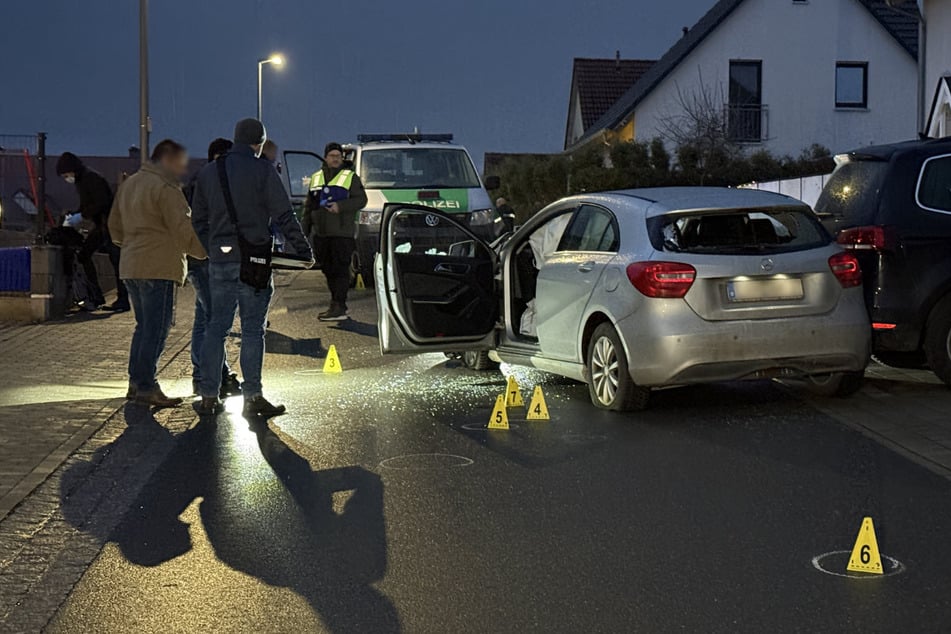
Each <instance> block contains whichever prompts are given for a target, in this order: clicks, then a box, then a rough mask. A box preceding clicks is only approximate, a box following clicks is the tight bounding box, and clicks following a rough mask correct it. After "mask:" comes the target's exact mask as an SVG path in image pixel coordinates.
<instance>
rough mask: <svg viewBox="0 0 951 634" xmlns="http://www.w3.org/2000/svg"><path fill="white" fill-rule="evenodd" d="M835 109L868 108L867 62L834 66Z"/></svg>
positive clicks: (844, 63) (840, 63)
mask: <svg viewBox="0 0 951 634" xmlns="http://www.w3.org/2000/svg"><path fill="white" fill-rule="evenodd" d="M835 107H836V108H868V62H839V63H838V64H836V65H835Z"/></svg>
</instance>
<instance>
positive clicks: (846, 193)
mask: <svg viewBox="0 0 951 634" xmlns="http://www.w3.org/2000/svg"><path fill="white" fill-rule="evenodd" d="M887 171H888V163H886V162H885V161H848V162H847V163H843V164H841V165H839V167H838V168H836V170H835V171H834V172H833V173H832V176H830V177H829V180H828V182H826V186H825V187H823V188H822V194H820V195H819V200H818V201H816V213H817V214H819V216H820V217H821V218H823V221H825V217H826V216H827V215H828V216H829V217H830V219H831V220H832V221H833V223H834V225H835V226H836V227H842V228H847V227H859V226H862V225H870V224H874V223H875V211H876V210H877V209H878V201H879V193H880V192H881V189H882V184H883V183H884V182H885V173H886V172H887Z"/></svg>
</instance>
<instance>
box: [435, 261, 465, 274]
mask: <svg viewBox="0 0 951 634" xmlns="http://www.w3.org/2000/svg"><path fill="white" fill-rule="evenodd" d="M435 271H436V273H451V274H452V275H465V274H466V273H468V272H469V265H468V264H447V263H445V262H440V263H439V264H437V265H436V269H435Z"/></svg>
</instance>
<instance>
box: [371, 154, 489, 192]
mask: <svg viewBox="0 0 951 634" xmlns="http://www.w3.org/2000/svg"><path fill="white" fill-rule="evenodd" d="M360 178H361V179H363V184H364V186H366V187H368V188H370V189H435V188H444V189H449V188H470V187H481V184H480V183H479V176H478V174H477V173H476V171H475V168H474V167H473V166H472V161H471V160H470V159H469V155H468V154H467V153H466V152H465V150H463V149H462V148H415V147H405V148H380V149H375V150H364V151H363V155H362V159H361V163H360Z"/></svg>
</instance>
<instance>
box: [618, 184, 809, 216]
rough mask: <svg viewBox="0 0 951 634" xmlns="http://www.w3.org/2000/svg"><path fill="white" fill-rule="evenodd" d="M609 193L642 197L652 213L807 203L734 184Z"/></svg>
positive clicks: (627, 190)
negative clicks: (733, 185)
mask: <svg viewBox="0 0 951 634" xmlns="http://www.w3.org/2000/svg"><path fill="white" fill-rule="evenodd" d="M606 195H609V196H616V197H618V198H619V199H623V198H628V199H629V198H639V199H641V200H644V201H647V202H649V203H652V204H651V205H650V211H651V212H652V213H655V212H656V213H666V212H671V211H685V210H689V209H737V208H749V207H789V206H790V205H796V206H804V205H805V203H804V202H802V201H800V200H797V199H795V198H792V197H790V196H786V195H784V194H777V193H774V192H768V191H763V190H759V189H736V188H730V187H651V188H644V189H624V190H619V191H614V192H606Z"/></svg>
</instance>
